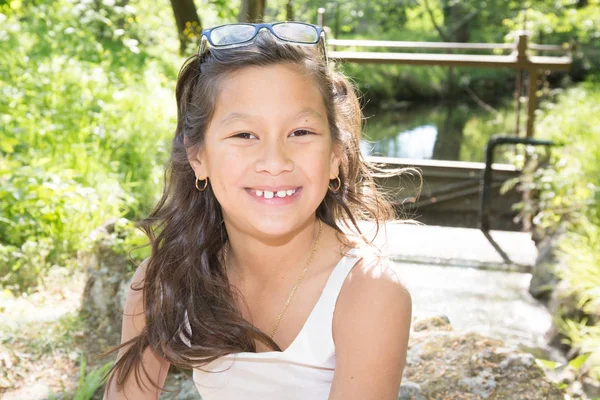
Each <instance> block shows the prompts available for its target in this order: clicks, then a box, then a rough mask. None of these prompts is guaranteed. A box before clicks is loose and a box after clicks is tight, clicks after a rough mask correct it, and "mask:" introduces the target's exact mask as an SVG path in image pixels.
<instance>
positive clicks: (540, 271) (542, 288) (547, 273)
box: [529, 234, 562, 301]
mask: <svg viewBox="0 0 600 400" xmlns="http://www.w3.org/2000/svg"><path fill="white" fill-rule="evenodd" d="M561 236H562V235H561V234H555V235H551V236H546V237H544V239H542V241H541V242H540V243H539V244H538V246H537V247H538V256H537V259H536V261H535V264H534V266H533V269H532V271H531V282H530V284H529V293H531V295H532V296H533V297H534V298H536V299H538V300H543V301H547V300H548V299H549V298H550V296H551V295H552V291H553V290H554V287H555V286H556V284H557V283H558V278H557V276H556V274H555V268H556V267H555V266H556V265H557V262H558V260H557V257H556V250H555V249H556V244H557V243H558V241H559V240H560V238H561Z"/></svg>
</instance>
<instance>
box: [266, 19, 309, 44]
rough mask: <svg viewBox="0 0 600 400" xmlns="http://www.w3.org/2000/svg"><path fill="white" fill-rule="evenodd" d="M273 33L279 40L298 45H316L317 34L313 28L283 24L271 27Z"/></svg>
mask: <svg viewBox="0 0 600 400" xmlns="http://www.w3.org/2000/svg"><path fill="white" fill-rule="evenodd" d="M273 31H274V32H275V35H277V36H278V37H279V38H280V39H283V40H288V41H290V42H299V43H317V42H318V41H319V32H318V31H317V29H316V28H315V27H314V26H311V25H304V24H298V23H294V22H284V23H281V24H276V25H273Z"/></svg>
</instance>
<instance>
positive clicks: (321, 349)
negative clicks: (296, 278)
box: [297, 249, 361, 365]
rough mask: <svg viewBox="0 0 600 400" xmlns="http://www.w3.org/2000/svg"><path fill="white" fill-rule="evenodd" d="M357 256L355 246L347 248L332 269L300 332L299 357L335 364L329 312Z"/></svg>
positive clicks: (330, 314) (331, 310) (332, 310)
mask: <svg viewBox="0 0 600 400" xmlns="http://www.w3.org/2000/svg"><path fill="white" fill-rule="evenodd" d="M360 259H361V255H360V250H359V249H351V250H349V251H348V252H347V253H346V254H345V255H344V257H343V258H342V259H341V260H340V262H339V263H338V264H337V265H336V266H335V268H334V270H333V271H332V272H331V275H330V277H329V279H328V281H327V283H326V284H325V287H324V288H323V292H322V294H321V298H320V299H319V302H318V303H317V305H316V306H315V309H314V310H313V312H312V313H311V315H310V317H309V318H310V320H309V321H306V326H305V329H303V332H302V333H301V335H302V337H301V338H300V343H299V346H298V348H297V349H298V351H300V352H301V353H302V358H304V359H306V358H310V360H306V361H312V362H317V363H321V364H329V363H333V364H332V365H334V364H335V346H334V343H333V331H332V330H333V313H334V311H335V306H336V303H337V299H338V297H339V294H340V291H341V289H342V285H343V283H344V281H345V280H346V277H347V276H348V274H349V273H350V270H351V269H352V267H354V265H356V263H357V262H358V261H359V260H360Z"/></svg>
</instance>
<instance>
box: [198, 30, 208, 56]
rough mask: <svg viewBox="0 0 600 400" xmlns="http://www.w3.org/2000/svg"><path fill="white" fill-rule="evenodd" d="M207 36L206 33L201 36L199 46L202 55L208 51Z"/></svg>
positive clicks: (199, 52) (199, 53)
mask: <svg viewBox="0 0 600 400" xmlns="http://www.w3.org/2000/svg"><path fill="white" fill-rule="evenodd" d="M207 42H208V40H207V38H206V35H202V37H201V38H200V46H199V48H198V56H199V57H201V56H202V55H203V54H204V52H205V51H206V47H207V45H206V44H207Z"/></svg>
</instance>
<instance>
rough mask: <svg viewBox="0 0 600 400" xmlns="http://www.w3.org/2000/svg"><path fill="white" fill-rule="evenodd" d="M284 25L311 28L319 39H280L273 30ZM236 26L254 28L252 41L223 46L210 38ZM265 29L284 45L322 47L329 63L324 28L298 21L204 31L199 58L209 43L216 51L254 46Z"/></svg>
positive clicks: (220, 26)
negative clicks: (220, 30) (212, 34)
mask: <svg viewBox="0 0 600 400" xmlns="http://www.w3.org/2000/svg"><path fill="white" fill-rule="evenodd" d="M282 24H298V25H305V26H310V27H312V28H314V29H315V30H316V31H317V36H318V38H317V40H316V41H314V42H298V41H295V40H288V39H283V38H281V37H279V36H278V35H277V34H276V33H275V30H274V29H273V27H274V26H277V25H282ZM234 25H241V26H251V27H253V28H254V34H253V35H252V36H251V37H250V39H248V40H245V41H243V42H239V43H232V44H222V45H218V44H215V43H214V42H213V41H212V39H211V38H210V36H211V33H212V31H213V30H215V29H218V28H222V27H224V26H234ZM263 29H267V30H268V31H269V32H271V35H273V37H274V38H276V39H277V40H279V41H281V42H284V43H293V44H297V45H300V46H319V45H320V47H321V49H322V50H323V58H324V60H325V64H328V63H329V59H328V57H327V46H326V44H325V31H324V30H323V28H321V27H320V26H318V25H313V24H307V23H305V22H298V21H284V22H273V23H262V24H252V23H245V22H240V23H235V24H224V25H219V26H213V27H212V28H208V29H204V30H203V31H202V36H201V37H200V46H199V47H198V56H200V57H202V55H203V54H204V53H205V52H206V51H207V49H208V46H207V43H208V44H210V45H211V47H214V48H215V49H227V48H234V47H241V46H247V45H249V44H252V43H253V42H254V40H255V39H256V37H257V36H258V33H259V32H260V31H261V30H263Z"/></svg>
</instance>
